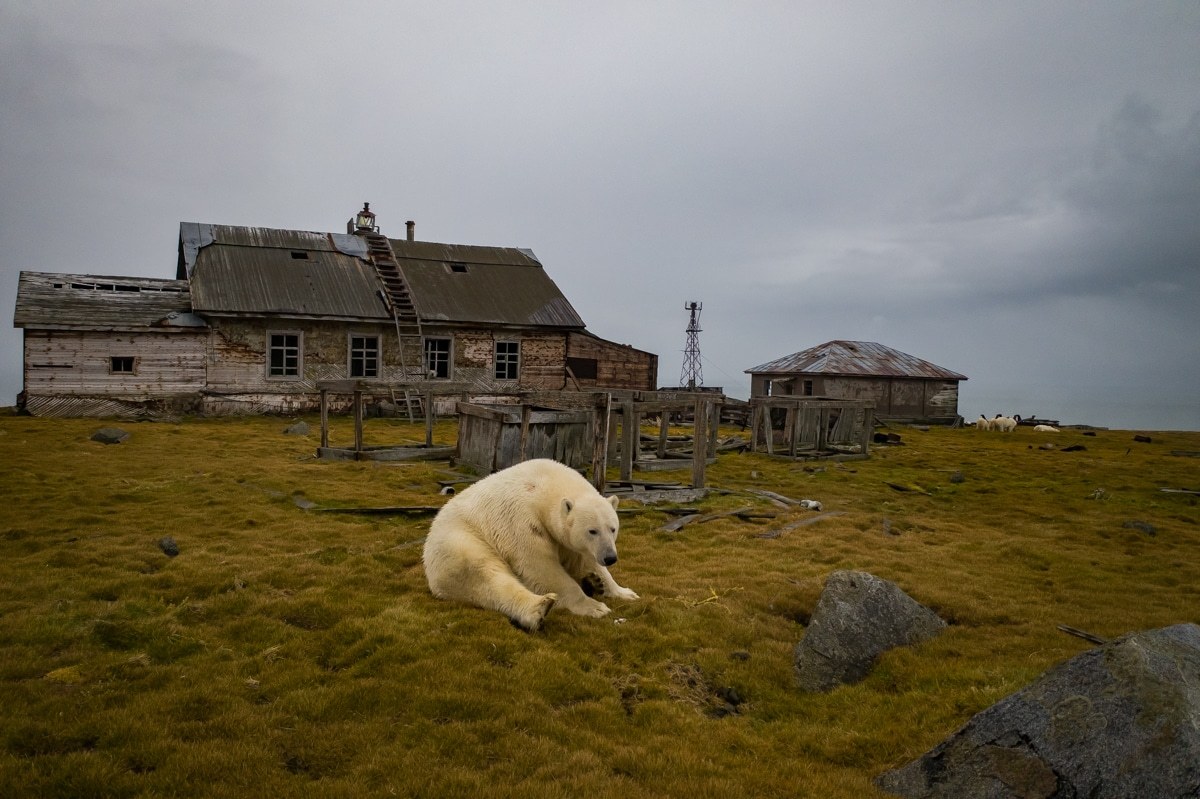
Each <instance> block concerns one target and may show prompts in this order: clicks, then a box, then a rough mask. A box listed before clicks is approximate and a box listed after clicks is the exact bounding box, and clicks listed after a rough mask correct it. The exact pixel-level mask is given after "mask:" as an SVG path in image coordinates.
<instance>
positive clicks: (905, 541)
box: [0, 416, 1200, 799]
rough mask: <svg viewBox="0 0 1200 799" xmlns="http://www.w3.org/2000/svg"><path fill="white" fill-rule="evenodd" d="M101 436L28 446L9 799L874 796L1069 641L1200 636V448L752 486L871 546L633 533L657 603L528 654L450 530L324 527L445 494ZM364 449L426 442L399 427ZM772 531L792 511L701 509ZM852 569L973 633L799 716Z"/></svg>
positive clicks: (13, 479)
mask: <svg viewBox="0 0 1200 799" xmlns="http://www.w3.org/2000/svg"><path fill="white" fill-rule="evenodd" d="M309 421H310V424H312V425H313V426H314V428H315V427H316V424H315V420H312V419H310V420H309ZM103 424H105V423H102V422H98V421H96V420H46V419H32V418H27V417H11V416H10V417H3V418H0V449H2V451H3V452H4V466H3V467H2V471H0V489H2V492H3V497H4V498H5V505H4V508H3V510H0V708H3V710H2V711H0V796H5V797H26V796H28V797H56V796H61V797H79V796H89V797H91V796H94V797H133V796H147V797H159V796H163V797H165V796H172V797H192V796H195V797H210V796H211V797H224V796H227V797H263V796H270V797H312V796H329V797H339V796H346V797H365V796H427V797H456V796H462V797H474V796H485V797H490V796H495V797H502V796H520V797H529V798H531V799H534V798H536V797H568V796H572V797H573V796H578V795H588V796H593V797H607V796H612V797H631V798H635V797H661V796H688V797H724V796H738V797H741V796H783V795H789V796H790V795H813V796H826V797H869V796H875V795H879V794H878V793H877V792H876V791H875V790H874V788H873V787H872V783H871V780H872V778H873V777H874V776H875V775H877V774H879V773H880V772H882V771H884V770H886V769H888V768H891V767H893V766H896V765H899V764H901V763H904V762H907V761H908V760H910V759H912V758H913V757H916V756H918V755H919V754H921V753H922V752H923V751H925V750H926V749H927V748H929V747H930V746H932V745H934V744H935V743H937V742H938V741H940V740H941V739H942V738H944V737H945V736H946V735H948V734H950V733H951V732H953V731H954V730H955V729H956V728H957V727H958V726H960V725H961V724H962V723H963V722H965V721H966V720H967V719H968V718H970V716H971V715H972V714H974V713H976V712H978V711H979V710H982V709H984V708H985V707H988V706H989V705H991V704H992V703H994V702H996V701H997V700H999V699H1000V698H1002V697H1004V696H1006V695H1007V694H1009V693H1011V692H1013V691H1015V690H1017V689H1019V688H1020V687H1022V686H1024V685H1025V684H1027V683H1028V682H1030V681H1031V680H1033V679H1034V678H1035V677H1037V675H1039V674H1040V673H1041V672H1042V671H1044V670H1045V669H1046V668H1047V667H1049V666H1051V665H1053V664H1055V663H1058V662H1060V661H1062V660H1064V659H1066V658H1068V657H1071V656H1072V655H1074V654H1076V653H1078V652H1080V651H1082V650H1083V649H1085V648H1087V647H1088V646H1089V645H1088V644H1087V643H1086V642H1084V641H1082V640H1079V639H1077V638H1074V637H1070V636H1067V635H1064V634H1063V633H1061V632H1059V631H1058V630H1057V629H1056V625H1058V624H1067V625H1071V626H1073V627H1078V628H1081V629H1085V630H1088V631H1090V632H1093V633H1096V634H1099V635H1103V636H1116V635H1120V634H1122V633H1125V632H1128V631H1132V630H1137V629H1145V628H1150V627H1159V626H1164V625H1167V624H1173V623H1178V622H1184V621H1190V622H1200V610H1197V609H1198V608H1200V596H1198V593H1200V558H1197V556H1196V552H1197V545H1198V544H1200V527H1198V522H1200V507H1198V505H1197V501H1196V500H1197V498H1196V497H1195V496H1191V495H1187V494H1172V493H1164V492H1162V491H1160V490H1159V489H1160V488H1164V487H1165V488H1191V489H1200V468H1198V467H1200V463H1198V462H1197V460H1195V459H1194V458H1187V457H1176V456H1172V455H1170V454H1169V453H1170V451H1171V450H1200V434H1196V433H1152V434H1151V436H1152V438H1153V439H1154V440H1153V442H1152V443H1149V444H1144V443H1136V442H1134V441H1133V433H1131V432H1129V431H1100V432H1099V433H1098V434H1097V435H1096V436H1095V437H1085V436H1083V435H1082V434H1081V433H1079V432H1078V431H1066V432H1063V433H1061V434H1059V435H1058V436H1048V435H1038V434H1034V433H1033V432H1031V431H1029V430H1025V429H1019V430H1018V431H1017V432H1015V433H1013V434H1009V435H1003V434H995V433H993V434H988V433H979V432H976V431H974V430H969V429H968V430H939V429H934V430H930V431H928V432H919V431H917V430H913V429H907V428H906V429H902V430H900V431H899V432H901V434H902V435H903V438H904V445H903V446H899V447H891V448H884V449H878V450H876V451H875V454H874V457H872V459H870V460H869V461H860V462H850V463H846V464H842V465H839V464H833V463H822V464H814V463H792V462H790V461H786V460H778V459H772V458H768V457H766V456H764V455H749V454H727V455H723V456H721V458H720V459H719V461H718V463H717V464H715V465H714V466H712V467H710V468H709V470H708V472H707V475H708V479H709V481H710V484H711V485H714V486H719V487H723V488H727V489H734V490H736V489H741V488H751V487H753V488H766V489H769V490H772V491H775V492H778V493H781V494H785V495H788V496H792V497H796V498H801V497H807V498H813V499H819V500H820V501H821V502H822V503H824V506H825V510H826V511H833V510H836V511H842V512H843V515H841V516H837V517H831V518H829V519H826V520H823V521H821V522H819V523H817V524H815V525H812V526H808V527H800V528H797V529H794V530H791V531H789V532H786V533H784V534H783V535H782V536H780V537H778V538H775V539H765V538H759V537H756V534H758V533H762V532H764V531H765V530H768V529H771V527H772V526H777V525H779V524H782V523H783V522H785V521H787V520H789V519H792V518H796V517H797V516H799V515H801V514H806V515H807V514H810V512H808V511H800V512H795V513H789V512H786V511H779V513H780V516H779V518H778V519H776V520H774V521H762V520H758V521H741V520H739V519H737V518H735V517H727V518H722V519H718V520H715V521H712V522H708V523H705V524H698V525H691V526H688V527H685V528H684V529H683V530H682V531H680V532H676V533H666V532H662V531H661V530H660V528H661V527H662V525H663V524H664V523H665V522H666V521H668V520H669V518H671V517H669V516H667V515H666V514H664V513H662V512H661V511H659V510H653V509H640V510H638V512H634V513H628V514H625V515H624V516H623V517H622V525H623V526H622V535H621V540H620V549H621V556H622V557H621V562H620V563H619V564H618V566H617V567H616V569H615V572H616V575H617V578H618V580H619V581H620V582H621V583H622V584H625V585H628V586H630V587H631V588H633V589H634V590H636V591H638V592H639V593H640V594H641V596H642V600H641V601H639V602H633V603H613V605H614V613H613V615H612V616H611V617H609V618H606V619H601V620H592V619H582V618H578V617H575V616H570V615H567V614H565V613H563V612H561V611H559V612H554V613H552V614H551V615H550V617H549V618H548V620H547V623H546V626H545V629H544V631H543V632H541V633H538V634H535V635H526V634H523V633H521V632H519V631H517V630H515V629H514V628H513V627H511V626H510V625H509V623H508V622H507V620H506V619H504V618H503V617H501V616H500V615H499V614H495V613H489V612H485V611H482V610H477V609H474V608H469V607H464V606H460V605H455V604H451V603H447V602H441V601H438V600H435V599H434V598H433V597H432V596H430V594H429V592H428V590H427V588H426V585H425V580H424V574H423V572H422V569H421V563H420V554H421V547H420V542H421V539H422V537H423V535H424V532H425V527H426V525H427V524H428V519H427V518H416V519H407V518H403V517H381V516H360V515H344V514H319V513H314V512H311V511H304V510H301V509H299V508H298V507H297V506H296V504H295V502H294V498H295V497H296V496H297V495H303V496H304V497H306V498H307V499H309V500H311V501H313V502H316V503H318V504H320V505H342V506H379V505H405V504H408V505H430V504H438V503H440V502H441V501H444V497H442V496H441V495H439V494H438V489H439V485H438V481H439V480H445V479H449V477H448V475H447V473H446V472H447V470H448V468H449V467H448V466H447V464H446V463H445V462H432V463H411V464H380V463H352V462H324V461H318V460H316V459H315V458H314V457H313V452H314V450H315V447H316V443H317V442H316V433H315V432H314V434H313V435H311V436H309V437H307V438H297V437H294V436H285V435H283V434H282V430H283V428H284V426H285V425H286V421H285V420H281V419H271V418H267V419H263V418H254V419H222V420H187V421H184V422H183V423H180V424H162V423H129V424H126V425H125V427H126V429H128V430H130V431H131V432H132V434H133V435H132V437H131V438H130V439H129V440H128V441H127V442H126V443H124V444H120V445H115V446H105V445H102V444H98V443H95V442H92V441H90V440H89V436H90V434H91V433H92V432H93V431H94V430H95V429H96V428H98V427H100V426H102V425H103ZM334 425H335V428H334V441H335V443H337V442H338V441H347V440H350V439H351V437H352V433H351V428H350V423H349V420H346V419H337V420H335V422H334ZM454 435H455V429H454V425H453V423H451V422H443V423H439V424H438V426H437V429H436V431H435V443H437V444H449V443H453V439H454ZM366 438H367V442H368V443H369V444H382V443H389V442H394V441H400V440H404V439H407V440H410V441H422V440H423V439H424V430H423V428H422V427H420V426H410V425H407V424H405V423H397V422H392V421H387V420H372V421H370V422H368V424H367V436H366ZM1047 440H1048V441H1053V443H1054V444H1056V445H1057V446H1058V447H1059V448H1060V449H1061V447H1064V446H1067V445H1069V444H1082V445H1084V446H1086V449H1085V450H1082V451H1078V452H1071V453H1065V452H1061V451H1058V450H1055V451H1047V450H1042V449H1040V448H1039V444H1040V443H1041V442H1043V441H1047ZM955 473H960V474H961V478H962V479H961V481H958V479H957V477H956V475H955ZM652 478H654V479H660V478H661V479H668V478H670V479H682V480H686V479H688V474H687V473H686V472H682V473H665V474H656V475H652ZM888 483H893V484H896V485H900V486H908V487H915V488H919V489H921V491H898V490H896V489H894V488H892V487H889V485H888ZM1092 497H1097V498H1092ZM747 504H753V505H755V506H756V508H761V509H764V510H771V509H775V508H774V507H773V506H772V505H770V504H769V503H768V502H767V501H766V500H763V499H759V498H753V497H750V496H749V495H746V494H737V493H730V494H717V495H713V496H711V497H710V498H709V499H707V500H705V501H704V502H702V503H700V505H701V506H702V507H703V508H704V509H705V510H720V509H732V508H735V507H740V506H743V505H747ZM775 510H777V509H775ZM1129 521H1140V522H1145V523H1148V524H1150V525H1153V528H1154V530H1155V532H1154V534H1153V535H1150V534H1148V533H1146V532H1143V531H1140V530H1138V529H1136V528H1132V527H1126V526H1124V524H1125V523H1126V522H1129ZM888 530H890V532H888ZM168 535H169V536H172V537H173V538H174V539H175V540H176V542H177V543H178V545H179V548H180V554H179V556H178V557H175V558H168V557H167V556H166V555H164V554H163V553H162V551H161V550H160V549H159V548H158V544H157V542H158V541H159V539H160V538H162V537H164V536H168ZM841 568H853V569H863V570H867V571H871V572H873V573H875V574H877V575H879V576H881V577H884V578H887V579H890V580H893V581H895V582H897V583H898V584H899V585H900V586H901V587H902V588H904V589H905V590H906V591H907V592H908V593H909V594H911V595H912V596H913V597H914V598H916V599H917V600H918V601H920V602H923V603H925V604H927V605H929V606H931V607H933V608H934V609H935V610H936V611H937V612H938V613H939V614H941V615H942V617H943V618H945V619H947V620H948V621H950V622H951V626H950V627H949V628H948V629H947V631H946V632H945V633H943V634H942V635H941V636H939V637H938V638H937V639H935V640H933V641H931V642H929V643H927V644H925V645H923V646H920V647H918V648H915V649H904V650H897V651H894V652H892V653H890V654H888V655H887V656H885V657H884V658H883V659H882V660H881V661H880V663H879V664H878V665H877V667H876V668H875V669H874V671H873V672H872V674H871V675H870V677H869V678H868V679H866V680H865V681H864V682H862V683H859V684H857V685H853V686H848V687H844V688H841V689H838V690H836V691H833V692H832V693H830V694H825V695H805V694H801V693H799V692H798V691H797V690H796V689H795V688H794V686H793V677H792V670H791V668H792V667H791V652H792V649H793V647H794V646H795V644H796V642H797V641H798V640H799V639H800V637H801V636H802V635H803V625H804V623H805V622H806V621H807V619H808V618H809V615H810V614H811V612H812V610H813V608H814V606H815V604H816V601H817V597H818V596H819V594H820V591H821V587H822V585H823V582H824V579H825V577H826V576H827V575H828V574H829V572H830V571H832V570H834V569H841ZM618 620H621V621H620V623H617V621H618Z"/></svg>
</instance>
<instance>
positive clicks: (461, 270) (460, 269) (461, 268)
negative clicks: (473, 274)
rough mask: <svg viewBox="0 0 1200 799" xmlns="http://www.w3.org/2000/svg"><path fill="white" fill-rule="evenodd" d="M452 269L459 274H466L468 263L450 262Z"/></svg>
mask: <svg viewBox="0 0 1200 799" xmlns="http://www.w3.org/2000/svg"><path fill="white" fill-rule="evenodd" d="M450 271H451V272H457V273H458V274H466V271H467V265H466V264H460V263H453V264H450Z"/></svg>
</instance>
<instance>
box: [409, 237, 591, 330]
mask: <svg viewBox="0 0 1200 799" xmlns="http://www.w3.org/2000/svg"><path fill="white" fill-rule="evenodd" d="M390 241H391V245H392V251H393V252H394V253H395V255H396V260H397V262H398V263H399V264H400V269H401V271H402V272H403V273H404V277H405V280H407V281H408V284H409V287H410V289H411V290H412V296H413V301H414V304H415V305H416V308H417V313H418V314H419V315H420V317H421V321H422V322H469V323H480V324H496V325H517V326H521V327H530V326H532V327H569V328H582V327H583V326H584V324H583V319H581V318H580V316H579V314H578V313H576V311H575V309H574V308H573V307H572V306H571V303H570V302H568V301H567V298H566V297H564V296H563V293H562V292H561V291H560V290H559V288H558V286H557V285H556V284H555V283H554V281H553V280H551V279H550V276H549V275H548V274H546V270H545V269H543V268H542V265H541V263H540V262H539V261H538V260H537V257H536V256H534V254H533V253H532V252H530V251H529V250H524V249H518V248H515V247H477V246H468V245H461V244H436V243H433V242H426V241H401V240H396V239H392V240H390Z"/></svg>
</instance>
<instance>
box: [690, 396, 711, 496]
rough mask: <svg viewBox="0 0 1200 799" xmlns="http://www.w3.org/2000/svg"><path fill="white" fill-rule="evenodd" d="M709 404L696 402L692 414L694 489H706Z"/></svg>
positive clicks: (702, 401)
mask: <svg viewBox="0 0 1200 799" xmlns="http://www.w3.org/2000/svg"><path fill="white" fill-rule="evenodd" d="M707 427H708V403H707V402H706V401H705V400H703V399H698V400H696V407H695V412H694V413H693V414H692V487H693V488H704V467H705V466H707V465H708V457H707V453H706V452H705V450H706V449H708V447H707V446H705V444H706V443H707V441H708V430H707V429H706V428H707Z"/></svg>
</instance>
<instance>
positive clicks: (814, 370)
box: [746, 341, 967, 380]
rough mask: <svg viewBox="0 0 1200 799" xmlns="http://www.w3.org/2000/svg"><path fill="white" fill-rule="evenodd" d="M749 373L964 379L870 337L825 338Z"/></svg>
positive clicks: (748, 370)
mask: <svg viewBox="0 0 1200 799" xmlns="http://www.w3.org/2000/svg"><path fill="white" fill-rule="evenodd" d="M746 372H747V373H748V374H820V375H842V376H850V377H909V378H923V379H935V380H966V379H967V377H966V376H965V375H960V374H959V373H958V372H952V371H950V370H949V369H943V368H942V367H940V366H938V365H937V364H933V363H930V362H929V361H926V360H922V359H921V358H917V357H916V356H914V355H909V354H908V353H904V352H900V351H899V350H894V349H892V348H891V347H885V346H884V345H882V344H876V343H875V342H873V341H827V342H825V343H824V344H818V345H817V346H815V347H810V348H808V349H806V350H802V351H800V352H797V353H793V354H792V355H788V356H786V357H783V358H778V359H776V360H774V361H770V362H768V363H764V364H762V365H760V366H755V367H753V368H751V369H747V370H746Z"/></svg>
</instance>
